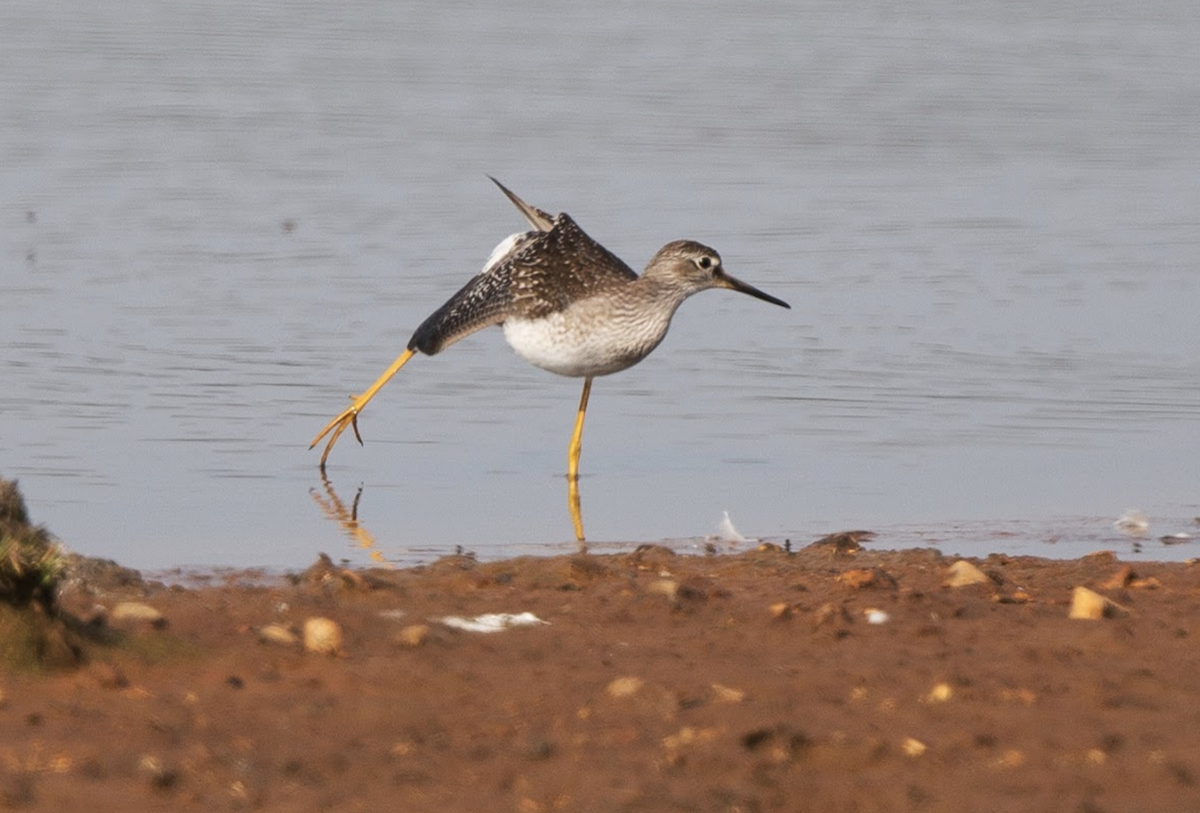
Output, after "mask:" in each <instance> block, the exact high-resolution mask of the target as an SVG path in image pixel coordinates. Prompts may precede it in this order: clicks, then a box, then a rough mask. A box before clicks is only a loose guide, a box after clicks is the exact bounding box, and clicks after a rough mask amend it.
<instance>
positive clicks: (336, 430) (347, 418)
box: [308, 350, 416, 471]
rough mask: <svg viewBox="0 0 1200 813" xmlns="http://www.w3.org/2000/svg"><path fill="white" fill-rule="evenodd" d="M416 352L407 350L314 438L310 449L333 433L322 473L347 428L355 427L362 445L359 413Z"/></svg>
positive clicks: (355, 435)
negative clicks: (327, 459)
mask: <svg viewBox="0 0 1200 813" xmlns="http://www.w3.org/2000/svg"><path fill="white" fill-rule="evenodd" d="M415 352H416V351H414V350H405V351H404V352H403V353H401V354H400V355H399V356H398V357H397V358H396V360H395V361H393V362H392V366H391V367H388V368H387V370H385V371H384V373H383V375H381V376H379V378H378V380H376V381H375V383H374V384H372V385H371V386H370V387H368V388H367V391H366V392H364V393H363V394H362V395H358V396H354V403H352V404H351V405H350V406H348V407H347V408H346V409H344V410H343V411H342V413H341V414H340V415H338V416H337V417H336V418H334V419H333V420H332V421H330V422H329V423H327V424H325V428H324V429H322V430H321V431H320V433H319V434H318V435H317V436H316V437H315V438H313V442H312V443H310V444H309V445H308V448H310V449H311V448H312V447H314V446H316V445H317V444H318V443H319V442H320V441H321V438H323V437H325V436H326V435H328V434H329V433H330V432H333V435H332V436H331V437H330V438H329V443H328V444H326V445H325V452H324V453H323V454H322V455H321V471H325V460H326V458H328V457H329V452H330V450H331V449H333V444H335V443H337V440H338V438H340V437H341V436H342V433H343V432H345V431H346V427H347V426H353V427H354V437H356V438H358V442H359V443H362V435H360V434H358V413H359V412H361V411H362V408H363V407H365V406H366V405H367V402H368V401H370V400H371V399H372V398H374V397H375V393H377V392H379V390H381V389H382V388H383V385H384V384H386V383H388V381H389V380H391V377H392V376H394V375H395V374H396V373H398V372H400V368H401V367H403V366H404V365H405V364H407V363H408V360H409V359H410V358H412V357H413V355H414V354H415Z"/></svg>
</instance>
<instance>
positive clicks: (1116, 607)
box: [1067, 587, 1129, 621]
mask: <svg viewBox="0 0 1200 813" xmlns="http://www.w3.org/2000/svg"><path fill="white" fill-rule="evenodd" d="M1128 612H1129V611H1128V610H1127V609H1126V608H1124V607H1122V606H1121V605H1120V604H1117V603H1116V602H1115V601H1112V600H1111V599H1108V598H1105V597H1104V596H1102V595H1100V594H1099V593H1097V592H1096V591H1094V590H1089V589H1087V588H1086V587H1076V588H1075V591H1074V593H1072V594H1071V612H1070V613H1069V614H1068V615H1067V617H1068V618H1080V619H1085V620H1089V621H1094V620H1096V619H1099V618H1104V617H1105V616H1109V617H1111V616H1114V615H1124V614H1126V613H1128Z"/></svg>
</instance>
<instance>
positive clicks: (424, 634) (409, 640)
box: [396, 624, 429, 649]
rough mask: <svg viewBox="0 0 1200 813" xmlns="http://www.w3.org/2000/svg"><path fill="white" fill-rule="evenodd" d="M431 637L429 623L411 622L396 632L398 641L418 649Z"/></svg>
mask: <svg viewBox="0 0 1200 813" xmlns="http://www.w3.org/2000/svg"><path fill="white" fill-rule="evenodd" d="M428 637H429V625H428V624H410V625H409V626H407V627H405V628H404V629H402V630H400V632H398V633H397V634H396V641H397V642H398V643H400V644H401V645H403V646H406V647H409V648H410V649H416V648H417V647H419V646H420V645H421V644H423V643H425V639H426V638H428Z"/></svg>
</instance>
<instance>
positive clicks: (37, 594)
mask: <svg viewBox="0 0 1200 813" xmlns="http://www.w3.org/2000/svg"><path fill="white" fill-rule="evenodd" d="M65 567H66V562H65V560H64V558H63V553H62V550H61V549H60V548H59V546H58V545H57V544H55V543H54V540H53V539H52V538H51V536H50V533H49V532H48V531H47V530H46V529H45V528H43V527H42V526H40V525H31V524H30V523H29V513H28V511H26V509H25V500H24V499H23V498H22V497H21V492H20V491H18V490H17V483H16V481H15V480H5V479H4V478H2V477H0V602H4V603H7V604H10V605H12V606H15V607H24V606H26V605H28V604H30V603H31V602H34V601H36V602H38V603H39V604H41V605H42V607H44V608H45V609H46V610H47V611H48V612H52V611H53V610H54V607H55V599H56V596H57V593H58V583H59V581H60V580H61V579H62V575H63V571H64V569H65Z"/></svg>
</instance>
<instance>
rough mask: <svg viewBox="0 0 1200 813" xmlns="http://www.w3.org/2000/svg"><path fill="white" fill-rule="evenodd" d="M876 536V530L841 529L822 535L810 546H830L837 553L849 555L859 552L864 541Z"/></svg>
mask: <svg viewBox="0 0 1200 813" xmlns="http://www.w3.org/2000/svg"><path fill="white" fill-rule="evenodd" d="M874 536H875V532H874V531H839V532H837V533H833V534H829V535H827V536H823V537H821V538H820V539H818V540H817V541H816V542H813V543H812V544H811V545H810V546H809V547H812V548H830V549H832V551H833V552H834V553H835V554H840V555H843V556H849V555H853V554H855V553H857V552H858V550H859V549H860V548H861V547H862V543H863V542H866V541H867V540H869V539H872V538H873V537H874Z"/></svg>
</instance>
